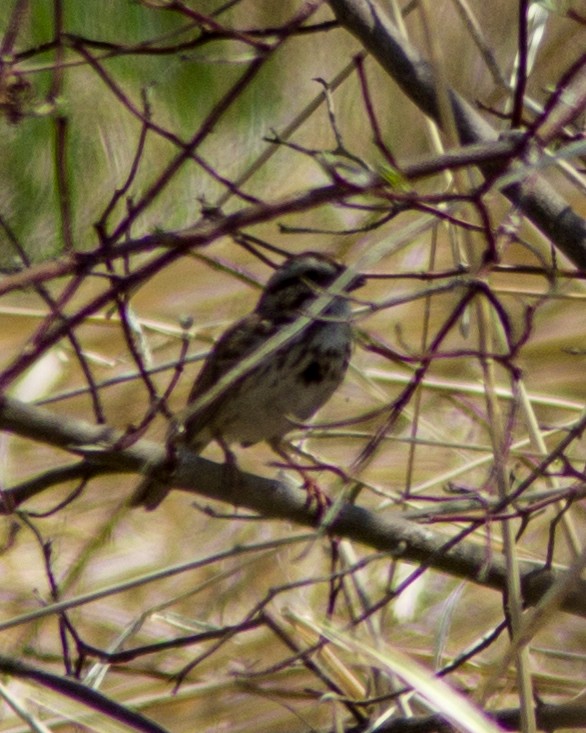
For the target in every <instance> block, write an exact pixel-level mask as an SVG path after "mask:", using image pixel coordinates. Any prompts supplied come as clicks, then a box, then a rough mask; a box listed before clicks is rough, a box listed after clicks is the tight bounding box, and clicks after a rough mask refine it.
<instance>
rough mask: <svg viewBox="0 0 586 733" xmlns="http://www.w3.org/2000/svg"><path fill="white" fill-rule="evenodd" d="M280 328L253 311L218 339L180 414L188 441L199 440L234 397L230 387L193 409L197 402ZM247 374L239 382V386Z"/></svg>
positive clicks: (181, 427)
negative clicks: (202, 405)
mask: <svg viewBox="0 0 586 733" xmlns="http://www.w3.org/2000/svg"><path fill="white" fill-rule="evenodd" d="M275 331H276V327H275V324H274V323H272V322H271V321H268V320H266V319H263V318H261V317H260V316H259V315H258V313H251V314H250V315H248V316H246V317H245V318H242V319H241V320H240V321H238V322H237V323H235V324H234V325H233V326H231V327H230V328H228V330H227V331H225V332H224V333H223V334H222V337H221V338H220V339H219V340H218V341H217V342H216V344H215V345H214V347H213V349H212V351H211V352H210V354H209V356H208V358H207V359H206V361H205V363H204V365H203V367H202V368H201V371H200V372H199V374H198V375H197V378H196V380H195V382H194V384H193V387H192V388H191V392H190V393H189V398H188V400H187V407H186V408H185V410H184V411H182V412H181V413H179V415H177V423H178V425H179V428H180V429H182V430H184V431H185V440H186V442H187V443H193V441H194V439H195V440H197V437H196V436H197V434H198V433H200V432H201V431H202V430H203V429H204V428H206V427H207V426H208V424H209V423H210V421H211V420H212V418H213V416H214V414H215V413H216V412H217V410H219V409H220V408H221V406H222V404H223V402H224V401H225V400H227V399H228V400H229V399H232V398H233V394H234V390H233V388H231V387H229V388H228V389H227V390H226V391H225V392H224V393H222V394H221V395H219V396H218V397H217V398H216V399H214V400H213V401H212V402H211V403H210V404H208V405H207V406H206V407H203V408H202V409H201V410H197V411H196V412H193V409H192V408H193V404H194V403H195V402H196V401H197V400H198V399H199V398H200V397H201V396H202V395H204V394H205V393H206V392H207V391H208V390H209V389H211V388H212V387H213V386H214V385H215V384H217V382H218V381H219V380H220V379H221V378H222V377H223V376H224V375H225V374H227V373H228V372H229V371H230V370H231V369H232V368H234V367H236V366H237V365H238V364H239V363H240V362H241V361H242V360H243V359H245V358H246V357H247V356H248V355H249V354H251V353H252V352H253V351H255V350H256V349H257V348H259V347H260V346H261V345H262V344H263V343H264V342H265V341H267V340H268V339H269V338H270V337H271V336H272V335H273V334H274V333H275ZM245 376H246V375H243V376H242V377H241V378H239V379H237V380H236V381H235V386H236V385H237V384H238V383H239V382H240V381H241V379H243V378H244V377H245Z"/></svg>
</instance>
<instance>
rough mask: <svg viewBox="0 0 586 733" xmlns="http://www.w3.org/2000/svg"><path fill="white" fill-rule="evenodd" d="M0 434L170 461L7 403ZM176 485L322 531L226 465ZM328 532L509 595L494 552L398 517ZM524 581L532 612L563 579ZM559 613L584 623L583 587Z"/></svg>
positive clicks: (122, 469) (362, 515)
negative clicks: (230, 478) (232, 476)
mask: <svg viewBox="0 0 586 733" xmlns="http://www.w3.org/2000/svg"><path fill="white" fill-rule="evenodd" d="M0 430H5V431H8V432H11V433H14V434H16V435H19V436H21V437H24V438H28V439H31V440H35V441H40V442H42V443H45V444H48V445H51V446H54V447H57V448H62V449H64V450H66V451H69V452H73V453H78V454H79V453H81V454H82V455H84V456H85V457H86V459H87V460H88V461H90V464H91V465H93V466H95V468H96V470H97V471H99V472H103V473H140V472H141V471H142V472H144V471H146V470H153V468H156V466H157V465H159V466H162V465H164V462H165V460H166V458H167V455H166V450H165V448H164V447H163V446H161V445H158V444H156V443H153V442H151V441H147V440H137V441H136V442H134V443H133V444H132V445H130V446H127V447H124V448H117V447H116V442H117V441H118V440H119V439H120V438H121V437H122V434H121V433H120V432H118V431H116V430H114V429H112V428H109V427H104V426H99V425H90V424H89V423H86V422H84V421H81V420H75V419H71V418H69V419H67V420H64V419H63V417H62V416H59V415H56V414H54V413H52V412H49V411H48V410H44V409H41V408H38V407H34V406H32V405H29V404H26V403H23V402H20V401H18V400H15V399H12V398H10V397H3V398H2V399H1V400H0ZM173 485H174V487H175V488H177V489H180V490H182V491H186V492H189V493H196V494H200V495H204V496H206V497H208V498H211V499H216V500H219V501H225V502H228V503H230V504H233V505H235V506H240V507H246V508H247V509H250V510H253V511H255V512H258V513H259V514H260V515H261V516H263V517H268V518H273V519H286V520H288V521H293V522H296V523H298V524H302V525H308V526H311V527H316V528H317V527H319V520H320V517H319V512H318V511H316V509H315V508H313V507H310V506H308V505H307V495H306V492H305V491H302V490H300V489H298V488H292V487H291V486H289V485H287V484H285V483H282V482H279V481H276V480H273V479H268V478H263V477H261V476H256V475H253V474H250V473H242V474H239V476H238V480H237V481H236V482H227V481H226V470H225V466H224V465H222V464H218V463H214V462H213V461H209V460H206V459H204V458H201V457H200V456H197V455H195V454H194V453H192V452H190V451H187V450H184V451H181V452H179V454H178V456H177V468H176V471H175V473H174V475H173ZM20 500H21V501H22V497H20ZM18 503H19V497H18V496H17V495H13V494H11V492H10V490H7V491H5V492H4V496H3V501H2V503H1V504H0V512H3V513H8V512H9V511H10V510H11V507H14V506H15V505H18ZM330 532H331V533H332V534H335V535H337V536H340V537H347V538H349V539H352V540H354V541H356V542H360V543H363V544H365V545H367V546H370V547H372V548H374V549H376V550H379V551H384V552H388V553H390V554H391V555H393V556H395V557H397V558H400V559H402V560H404V561H406V562H412V563H415V564H423V565H425V566H427V567H430V568H433V569H435V570H439V571H441V572H445V573H448V574H450V575H455V576H458V577H461V578H466V579H467V580H469V581H470V582H473V583H477V584H479V585H482V586H485V587H488V588H493V589H494V590H497V591H500V592H504V591H505V588H506V566H505V563H504V560H503V558H502V557H501V556H500V555H495V554H494V553H493V554H492V555H490V557H488V556H487V553H486V551H485V548H484V547H483V546H481V545H479V544H476V543H473V542H469V541H465V540H463V539H461V537H459V536H458V537H455V538H452V539H450V540H446V537H445V535H441V534H439V533H436V532H433V531H432V530H430V529H429V528H427V527H423V526H421V525H419V524H416V523H415V522H411V521H408V520H406V519H403V518H402V517H400V516H393V515H392V514H390V513H389V515H387V516H385V517H384V518H383V517H381V516H379V515H377V514H375V513H374V512H371V511H368V510H367V509H363V508H361V507H358V506H354V505H352V504H346V505H344V506H343V507H342V508H341V510H340V512H339V513H338V514H337V515H336V517H335V519H334V521H333V523H332V525H331V527H330ZM467 533H468V532H464V534H467ZM521 577H522V585H523V588H522V592H523V601H524V603H525V605H535V604H536V603H538V602H539V601H540V600H541V598H542V597H543V596H544V594H545V593H546V592H547V591H548V590H549V589H550V588H551V587H552V586H553V585H554V584H557V583H562V582H563V579H564V577H565V573H564V572H561V571H553V570H547V571H545V570H540V566H538V565H535V564H533V563H530V562H523V563H521ZM561 608H563V609H564V610H565V611H568V612H570V613H574V614H577V615H580V616H586V581H580V582H578V583H576V584H575V585H574V586H573V589H572V591H571V592H569V593H568V594H567V595H566V597H565V599H564V600H563V602H562V603H561Z"/></svg>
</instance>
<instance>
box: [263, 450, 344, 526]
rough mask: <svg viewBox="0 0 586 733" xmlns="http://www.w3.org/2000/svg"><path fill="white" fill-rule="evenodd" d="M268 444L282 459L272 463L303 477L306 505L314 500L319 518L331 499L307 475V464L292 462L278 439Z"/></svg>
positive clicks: (308, 469)
mask: <svg viewBox="0 0 586 733" xmlns="http://www.w3.org/2000/svg"><path fill="white" fill-rule="evenodd" d="M269 445H270V447H271V449H272V450H273V451H274V452H275V453H276V454H277V455H278V456H279V457H280V458H282V459H283V461H284V463H283V464H274V465H276V466H278V467H279V468H290V469H291V470H293V471H296V472H297V473H298V474H299V475H300V476H301V478H302V479H303V488H304V490H305V491H306V492H307V503H306V506H307V507H308V508H309V507H311V505H312V503H313V502H315V505H316V508H317V511H318V516H319V517H320V518H321V517H322V515H323V513H324V511H325V510H326V509H327V508H328V507H329V506H331V503H332V501H331V499H330V498H329V497H328V496H327V495H326V494H325V493H324V492H323V491H322V490H321V488H320V486H319V484H318V483H317V481H316V480H315V479H314V478H312V477H311V476H310V475H309V471H310V470H311V469H310V467H309V466H301V465H300V464H299V463H294V462H292V461H291V456H290V455H289V454H288V452H287V450H286V449H285V447H284V445H283V444H282V443H281V442H280V441H278V440H272V441H270V442H269ZM290 448H291V450H293V451H294V452H296V453H297V454H298V455H303V453H302V452H301V451H300V450H299V449H297V448H295V446H293V445H290ZM316 468H320V467H319V466H316Z"/></svg>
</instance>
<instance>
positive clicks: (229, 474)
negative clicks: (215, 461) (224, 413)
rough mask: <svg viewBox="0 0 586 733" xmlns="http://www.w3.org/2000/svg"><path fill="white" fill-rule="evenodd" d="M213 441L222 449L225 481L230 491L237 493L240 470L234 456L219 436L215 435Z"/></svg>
mask: <svg viewBox="0 0 586 733" xmlns="http://www.w3.org/2000/svg"><path fill="white" fill-rule="evenodd" d="M214 440H215V441H216V443H217V444H218V445H219V446H220V448H221V449H222V452H223V453H224V465H223V471H224V472H225V480H226V483H227V485H228V486H230V488H231V489H232V491H237V490H238V486H239V484H240V475H241V474H240V468H239V467H238V462H237V461H236V455H235V454H234V452H233V451H231V450H230V447H229V445H228V443H226V441H225V440H224V439H223V438H222V436H221V435H216V436H215V438H214Z"/></svg>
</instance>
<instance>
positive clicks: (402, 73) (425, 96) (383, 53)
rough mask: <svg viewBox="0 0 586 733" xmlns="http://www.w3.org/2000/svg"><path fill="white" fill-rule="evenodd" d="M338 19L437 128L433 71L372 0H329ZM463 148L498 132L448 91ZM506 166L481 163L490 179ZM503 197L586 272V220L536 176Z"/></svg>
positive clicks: (482, 169) (495, 136) (435, 80)
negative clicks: (464, 145)
mask: <svg viewBox="0 0 586 733" xmlns="http://www.w3.org/2000/svg"><path fill="white" fill-rule="evenodd" d="M329 4H330V6H331V8H332V10H333V11H334V13H335V15H336V17H337V19H338V21H339V22H340V24H341V25H342V26H344V27H345V28H346V29H347V30H348V31H350V33H352V34H353V35H354V36H356V37H357V38H358V39H359V40H360V42H361V43H362V44H363V45H364V47H365V48H366V49H367V50H368V51H370V53H372V55H373V56H374V57H375V58H376V59H377V61H378V62H379V63H380V64H381V66H382V67H383V68H384V69H385V71H387V72H388V74H389V75H390V76H392V77H393V79H394V80H395V81H396V82H397V84H398V85H399V86H400V87H401V89H402V90H403V92H405V94H406V95H407V96H408V97H409V98H410V99H411V100H412V101H413V102H414V103H415V104H416V105H417V106H418V107H419V108H420V109H421V110H422V111H423V112H424V113H425V114H426V115H428V116H429V117H431V118H432V119H433V120H434V121H435V122H436V123H437V124H438V125H440V126H441V125H442V119H441V112H440V104H439V96H438V77H437V75H436V74H435V72H434V70H433V67H432V66H431V64H429V63H428V62H427V61H426V60H425V59H423V58H422V57H421V56H420V55H419V53H418V52H417V50H416V49H415V48H414V47H413V46H411V45H410V44H409V42H408V41H407V40H406V39H405V38H404V37H403V36H402V35H401V34H400V33H399V31H398V29H397V28H395V26H394V25H393V24H392V23H391V21H390V20H389V19H388V18H387V17H386V15H385V14H384V10H383V9H382V7H381V4H380V3H377V2H375V0H329ZM447 95H448V97H449V101H450V104H451V106H452V112H453V116H454V121H455V125H456V128H457V131H458V134H459V137H460V141H461V142H462V143H463V144H471V143H479V142H486V141H490V140H495V139H496V138H497V132H496V131H495V130H494V129H493V128H492V127H491V126H490V125H489V124H488V122H486V121H485V120H484V119H483V117H482V116H481V115H480V114H478V112H476V110H475V109H474V108H473V107H472V106H471V105H470V104H469V103H468V102H467V101H466V100H464V99H463V98H462V97H461V96H460V95H459V94H458V93H457V92H456V91H454V90H453V89H448V90H447ZM505 167H506V164H499V163H490V164H484V165H480V170H481V171H482V173H483V175H484V176H485V177H486V178H487V179H489V180H492V179H493V178H494V177H495V176H498V175H499V174H501V173H502V172H503V171H504V169H505ZM503 193H504V194H505V196H507V198H508V199H509V200H510V201H512V202H513V203H514V204H515V205H516V206H518V207H519V208H520V209H521V211H523V213H524V214H525V215H526V216H527V217H528V218H529V219H530V220H531V221H532V222H533V224H534V225H535V226H536V227H537V228H538V229H540V230H541V231H542V232H543V233H544V234H545V235H546V236H547V237H548V238H549V239H550V240H551V241H552V242H553V243H554V244H555V245H556V246H557V247H558V248H559V249H560V251H562V252H563V253H564V254H565V255H566V257H568V259H569V260H571V262H573V263H574V264H575V265H576V267H579V268H581V269H586V221H585V220H584V219H583V218H581V217H580V216H578V214H576V212H575V211H574V210H573V209H572V208H571V207H570V206H569V205H568V203H567V202H566V201H565V200H564V199H563V198H562V197H561V196H560V195H559V194H558V193H557V192H556V191H555V190H554V189H553V188H552V187H551V186H550V185H549V184H548V183H547V182H546V181H545V180H544V179H543V178H541V177H540V176H537V175H533V174H532V176H531V181H530V182H528V181H524V182H521V183H515V184H512V185H509V186H508V187H507V188H506V189H504V191H503Z"/></svg>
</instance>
